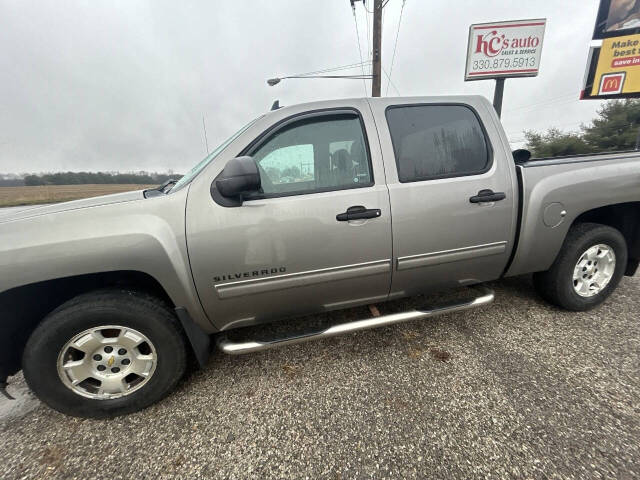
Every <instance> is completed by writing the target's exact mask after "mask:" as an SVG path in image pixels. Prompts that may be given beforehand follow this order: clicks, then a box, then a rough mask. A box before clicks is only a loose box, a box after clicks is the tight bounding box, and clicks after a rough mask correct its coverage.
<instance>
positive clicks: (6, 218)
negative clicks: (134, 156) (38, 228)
mask: <svg viewBox="0 0 640 480" xmlns="http://www.w3.org/2000/svg"><path fill="white" fill-rule="evenodd" d="M142 199H144V190H135V191H132V192H122V193H114V194H112V195H103V196H101V197H92V198H83V199H81V200H73V201H71V202H61V203H53V204H50V205H40V206H34V207H25V208H22V207H15V208H13V207H9V208H6V209H5V208H0V223H5V222H12V221H15V220H24V219H26V218H31V217H39V216H41V215H49V214H51V213H60V212H66V211H68V210H77V209H80V208H90V207H99V206H102V205H110V204H113V203H122V202H132V201H135V200H142Z"/></svg>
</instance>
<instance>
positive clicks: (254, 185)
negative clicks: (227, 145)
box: [211, 157, 260, 207]
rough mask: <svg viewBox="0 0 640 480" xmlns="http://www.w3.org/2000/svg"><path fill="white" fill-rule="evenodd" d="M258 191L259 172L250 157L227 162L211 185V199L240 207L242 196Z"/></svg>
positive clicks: (227, 205)
mask: <svg viewBox="0 0 640 480" xmlns="http://www.w3.org/2000/svg"><path fill="white" fill-rule="evenodd" d="M258 190H260V171H259V170H258V166H257V165H256V162H255V161H254V160H253V158H251V157H237V158H234V159H232V160H229V162H228V163H227V165H226V166H225V167H224V169H223V170H222V172H221V173H220V175H218V178H216V179H215V180H214V182H213V184H212V185H211V194H212V196H213V199H214V200H215V201H216V202H218V203H220V204H222V205H224V206H226V207H232V206H233V207H237V206H240V205H242V194H243V193H250V192H257V191H258Z"/></svg>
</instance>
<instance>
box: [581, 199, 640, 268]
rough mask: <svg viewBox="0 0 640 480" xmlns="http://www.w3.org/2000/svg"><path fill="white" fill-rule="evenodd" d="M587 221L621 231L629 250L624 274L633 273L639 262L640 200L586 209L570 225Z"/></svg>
mask: <svg viewBox="0 0 640 480" xmlns="http://www.w3.org/2000/svg"><path fill="white" fill-rule="evenodd" d="M587 222H589V223H599V224H601V225H607V226H609V227H612V228H615V229H616V230H618V231H619V232H620V233H622V236H623V237H624V239H625V241H626V243H627V249H628V252H629V260H628V261H627V267H626V270H625V275H626V276H633V275H635V273H636V270H637V269H638V264H640V202H629V203H617V204H613V205H606V206H604V207H598V208H594V209H591V210H587V211H586V212H583V213H581V214H580V215H578V216H577V217H576V218H575V220H574V221H573V223H572V224H571V227H573V226H574V225H576V224H578V223H587Z"/></svg>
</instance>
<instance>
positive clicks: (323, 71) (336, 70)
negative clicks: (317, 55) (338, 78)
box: [293, 62, 370, 77]
mask: <svg viewBox="0 0 640 480" xmlns="http://www.w3.org/2000/svg"><path fill="white" fill-rule="evenodd" d="M364 63H365V64H367V63H370V62H364ZM361 64H362V63H361V62H358V63H351V64H349V65H343V66H341V67H332V68H325V69H322V70H315V71H313V72H305V73H296V74H294V75H293V76H296V77H304V76H306V75H319V74H321V73H330V72H338V71H340V70H349V69H352V68H358V67H360V65H361Z"/></svg>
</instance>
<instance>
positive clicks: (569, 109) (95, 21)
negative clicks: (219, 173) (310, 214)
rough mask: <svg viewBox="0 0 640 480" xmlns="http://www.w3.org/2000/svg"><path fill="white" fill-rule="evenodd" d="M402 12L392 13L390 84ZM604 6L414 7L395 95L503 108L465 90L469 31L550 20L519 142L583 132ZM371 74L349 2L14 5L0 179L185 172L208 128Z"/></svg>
mask: <svg viewBox="0 0 640 480" xmlns="http://www.w3.org/2000/svg"><path fill="white" fill-rule="evenodd" d="M370 1H371V0H369V2H370ZM369 2H368V3H369ZM401 6H402V0H390V1H389V4H388V6H387V7H386V9H385V16H384V38H383V65H384V68H385V69H386V70H387V71H388V70H389V69H390V62H391V56H392V52H393V45H394V40H395V36H396V31H397V25H398V16H399V13H400V7H401ZM597 7H598V1H597V0H563V1H558V0H536V1H535V2H534V1H522V0H521V1H514V0H484V1H482V2H479V1H472V0H466V1H465V0H455V1H451V0H406V4H405V10H404V16H403V19H402V26H401V29H400V35H399V41H398V50H397V56H396V60H395V66H394V68H393V71H392V81H393V84H395V86H396V87H397V89H398V90H399V92H400V94H402V95H446V94H481V95H485V96H487V97H488V98H490V99H491V98H492V96H493V86H494V82H493V81H490V80H488V81H479V82H467V83H465V82H464V81H463V77H464V68H465V55H466V47H467V37H468V29H469V25H470V24H472V23H480V22H485V21H498V20H513V19H527V18H544V17H546V18H547V19H548V24H547V31H546V37H545V41H544V50H543V53H542V64H541V73H540V76H539V77H537V78H533V79H512V80H507V83H506V90H505V99H504V115H503V120H504V124H505V128H506V131H507V133H508V135H509V137H510V139H511V140H512V141H514V142H518V141H521V140H522V139H523V134H522V130H523V129H537V130H542V129H546V128H548V127H551V126H555V127H559V128H561V129H564V130H576V129H578V128H579V126H580V123H581V122H588V121H589V120H590V119H591V118H592V117H593V115H594V114H595V110H596V109H597V107H598V106H599V102H594V101H589V102H584V101H583V102H580V101H578V94H579V91H580V88H581V85H582V80H583V76H584V71H585V64H586V58H587V53H588V47H589V43H590V39H591V35H592V32H593V26H594V23H595V17H596V11H597ZM357 11H358V27H359V29H360V34H361V44H362V49H363V54H364V55H366V53H367V52H366V51H367V39H366V32H367V28H366V23H365V22H366V16H365V12H364V10H363V7H362V5H361V3H358V7H357ZM359 61H360V56H359V53H358V47H357V42H356V33H355V24H354V19H353V15H352V11H351V7H350V5H349V0H268V1H257V0H245V1H228V0H227V1H222V0H206V1H204V0H203V1H191V2H175V1H164V0H149V1H142V0H121V1H115V0H112V1H109V0H100V1H98V0H87V1H65V2H60V0H55V1H48V0H0V172H40V171H57V170H94V171H95V170H120V171H132V170H151V171H166V170H169V169H172V170H174V171H176V172H184V171H186V170H187V169H188V168H190V167H191V166H192V165H193V164H195V163H196V162H197V161H198V160H200V159H201V157H203V156H204V154H205V146H204V137H203V129H202V116H203V115H204V117H205V120H206V126H207V133H208V140H209V146H210V148H212V147H214V146H215V145H216V144H217V143H219V142H221V141H222V140H224V139H225V138H226V137H227V136H229V135H230V134H232V133H233V132H234V131H235V130H237V129H238V128H239V127H241V126H242V125H243V124H245V123H247V122H248V121H249V120H251V119H252V118H254V117H256V116H258V115H260V114H261V113H263V112H264V111H266V110H268V109H269V107H270V106H271V103H272V102H273V100H275V99H280V102H281V104H283V105H291V104H294V103H301V102H306V101H313V100H321V99H331V98H341V97H353V96H363V95H364V88H363V85H362V82H361V81H356V80H286V81H283V82H282V83H281V84H280V85H277V86H276V87H268V86H267V84H266V79H267V78H270V77H273V76H280V75H287V74H295V73H301V72H308V71H312V70H318V69H322V68H329V67H335V66H341V65H347V64H351V63H355V62H359ZM356 72H357V71H354V72H353V73H356ZM367 89H369V85H367ZM385 91H386V81H385V82H383V94H384V92H385ZM389 95H390V96H391V95H397V92H396V91H395V90H394V88H391V89H390V90H389Z"/></svg>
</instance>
